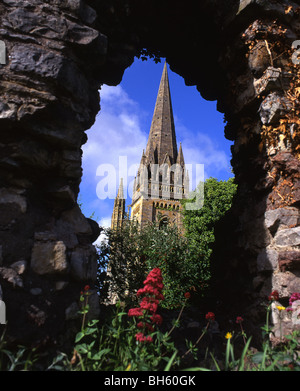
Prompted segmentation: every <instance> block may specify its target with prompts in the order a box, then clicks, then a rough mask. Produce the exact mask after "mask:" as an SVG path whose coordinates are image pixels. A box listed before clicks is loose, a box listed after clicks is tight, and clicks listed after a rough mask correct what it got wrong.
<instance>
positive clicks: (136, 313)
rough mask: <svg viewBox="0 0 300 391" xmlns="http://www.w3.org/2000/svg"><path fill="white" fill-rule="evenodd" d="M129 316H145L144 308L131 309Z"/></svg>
mask: <svg viewBox="0 0 300 391" xmlns="http://www.w3.org/2000/svg"><path fill="white" fill-rule="evenodd" d="M128 316H143V310H142V308H130V310H129V311H128Z"/></svg>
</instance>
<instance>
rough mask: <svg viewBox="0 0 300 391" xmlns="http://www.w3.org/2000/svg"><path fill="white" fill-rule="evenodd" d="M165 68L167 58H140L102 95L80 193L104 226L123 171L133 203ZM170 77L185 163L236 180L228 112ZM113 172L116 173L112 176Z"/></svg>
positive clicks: (207, 174)
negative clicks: (226, 132)
mask: <svg viewBox="0 0 300 391" xmlns="http://www.w3.org/2000/svg"><path fill="white" fill-rule="evenodd" d="M163 65H164V61H163V60H162V62H161V63H158V64H155V63H154V61H152V60H148V61H141V60H138V59H136V60H135V61H134V63H133V64H132V65H131V66H130V67H129V68H128V69H127V70H126V71H125V73H124V76H123V80H122V82H121V84H120V85H118V86H116V87H109V86H102V89H101V91H100V96H101V111H100V112H99V114H98V115H97V118H96V122H95V124H94V125H93V127H92V128H91V129H90V130H88V131H87V136H88V141H87V143H86V144H85V145H83V147H82V149H83V158H82V164H83V177H82V182H81V186H80V194H79V201H80V202H81V203H82V210H83V213H84V214H85V216H87V217H90V216H91V215H92V214H93V218H94V219H95V220H96V221H98V222H99V224H100V225H103V226H110V219H111V214H112V209H113V201H114V200H113V198H114V197H115V195H116V192H117V190H118V185H119V181H120V177H123V176H124V170H125V171H126V172H127V178H128V180H127V185H128V186H127V189H125V190H127V192H126V194H125V197H127V201H126V205H129V204H130V200H131V198H130V197H131V194H132V193H131V192H132V182H133V178H134V175H135V173H136V169H137V165H138V164H139V163H140V159H141V155H142V151H143V149H145V148H146V143H147V139H148V134H149V130H150V126H151V120H152V115H153V111H154V106H155V101H156V96H157V92H158V87H159V82H160V79H161V75H162V70H163ZM168 75H169V83H170V91H171V99H172V105H173V113H174V120H175V130H176V136H177V144H178V147H179V143H180V142H181V143H182V148H183V153H184V158H185V163H186V164H192V165H193V167H195V165H196V164H204V175H205V178H208V177H214V178H217V179H218V180H227V179H228V178H230V177H232V173H231V165H230V159H231V152H230V146H231V145H232V142H231V141H228V140H226V139H225V137H224V125H225V124H224V122H223V114H222V113H219V112H218V111H217V110H216V102H215V101H214V102H209V101H205V100H204V99H203V98H202V97H201V95H200V94H199V92H198V91H197V89H196V87H195V86H192V87H187V86H186V85H185V83H184V80H183V78H182V77H180V76H179V75H177V74H176V73H173V72H172V71H171V70H170V69H169V67H168ZM120 156H122V158H121V161H120ZM120 163H121V167H120ZM125 163H126V164H127V168H126V167H125ZM195 171H196V170H195ZM108 172H110V173H112V172H113V175H111V174H110V175H109V176H108ZM196 182H197V178H196V173H192V184H191V187H192V189H194V188H195V185H196Z"/></svg>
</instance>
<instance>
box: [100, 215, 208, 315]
mask: <svg viewBox="0 0 300 391" xmlns="http://www.w3.org/2000/svg"><path fill="white" fill-rule="evenodd" d="M107 234H108V241H107V242H106V243H102V245H101V247H99V248H98V250H99V259H100V262H102V267H103V266H104V264H105V262H106V263H108V272H107V273H106V274H105V273H101V282H100V286H101V288H102V291H101V293H102V296H103V297H105V296H106V295H107V294H110V293H111V291H109V290H108V292H107V289H108V287H109V286H110V287H111V288H109V289H111V290H113V291H114V292H115V293H116V295H117V297H118V298H119V299H120V300H123V301H124V300H128V299H129V301H130V300H134V294H135V292H136V290H137V289H138V288H139V286H141V284H142V281H143V280H144V279H145V276H146V273H147V272H149V271H150V270H151V269H153V268H155V267H159V268H160V269H161V271H162V275H163V279H164V291H163V295H164V297H165V300H164V302H163V304H162V306H163V307H165V308H169V309H171V308H178V307H180V306H181V304H182V302H183V301H184V294H185V293H186V292H187V291H191V290H192V291H195V290H196V289H198V291H199V292H200V291H201V287H203V286H204V283H205V282H206V281H207V280H208V278H209V275H206V273H207V270H206V269H205V268H203V264H202V263H201V262H199V256H198V249H197V248H196V247H195V246H194V247H193V246H191V245H190V243H189V240H188V239H187V238H186V237H184V236H183V235H182V233H181V232H180V231H179V230H178V228H177V227H173V226H170V225H163V226H159V224H158V223H151V224H148V225H147V226H146V227H144V228H143V229H138V227H137V225H136V223H134V222H129V221H128V222H127V224H125V226H124V228H122V230H119V231H112V230H107ZM103 262H104V263H103ZM196 287H197V288H196ZM105 289H106V291H105ZM129 292H130V293H129Z"/></svg>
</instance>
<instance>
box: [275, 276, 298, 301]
mask: <svg viewBox="0 0 300 391" xmlns="http://www.w3.org/2000/svg"><path fill="white" fill-rule="evenodd" d="M299 286H300V273H299V271H293V273H292V272H289V271H287V272H285V273H282V272H278V273H274V274H273V276H272V287H271V291H273V290H277V291H278V293H279V297H280V298H283V297H286V298H289V297H290V296H291V295H292V293H294V292H299Z"/></svg>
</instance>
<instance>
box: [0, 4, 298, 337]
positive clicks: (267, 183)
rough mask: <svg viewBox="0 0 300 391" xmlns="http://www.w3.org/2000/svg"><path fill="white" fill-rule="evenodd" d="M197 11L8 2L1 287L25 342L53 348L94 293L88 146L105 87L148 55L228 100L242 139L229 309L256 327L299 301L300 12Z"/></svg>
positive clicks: (235, 161) (1, 107) (233, 131)
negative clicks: (262, 316)
mask: <svg viewBox="0 0 300 391" xmlns="http://www.w3.org/2000/svg"><path fill="white" fill-rule="evenodd" d="M188 4H189V5H188V6H187V5H186V4H185V3H182V2H181V1H174V0H173V1H164V2H161V1H158V0H154V1H151V2H149V1H148V2H147V1H144V0H127V1H124V0H109V1H100V0H99V1H92V0H89V1H83V0H64V1H59V0H51V1H49V2H47V3H44V2H42V1H41V0H34V1H30V2H29V1H27V0H21V1H20V0H18V1H16V0H3V1H2V2H1V3H0V15H1V16H0V21H1V30H0V34H1V40H2V41H3V42H4V43H5V46H6V52H7V59H6V60H7V61H6V64H4V65H1V66H0V67H1V68H0V70H1V79H0V86H1V91H2V101H1V103H0V127H1V142H0V173H1V179H0V182H1V183H0V274H1V280H0V283H1V287H2V290H3V299H4V301H5V302H6V306H7V318H8V321H9V323H10V324H11V332H12V334H13V335H15V336H16V337H18V338H19V339H21V340H22V339H24V340H26V341H35V342H39V343H41V342H42V341H44V342H45V341H47V340H49V339H50V340H52V339H54V340H55V339H56V338H57V335H59V333H61V332H63V331H64V327H65V320H66V316H67V317H69V318H70V317H72V316H71V315H70V312H71V308H72V305H73V304H74V303H76V300H77V298H78V292H79V291H80V289H81V287H82V284H83V283H84V282H91V283H92V282H93V280H94V279H95V274H96V272H95V270H96V266H97V265H96V260H95V252H94V248H93V246H92V244H91V243H92V242H93V240H94V239H95V237H97V235H98V234H99V232H97V226H96V225H95V224H94V223H93V222H92V221H90V220H87V219H86V218H85V217H84V216H83V215H82V213H81V211H80V209H79V207H78V205H77V202H76V200H77V195H78V190H79V183H80V179H81V145H82V144H83V143H85V142H86V140H87V136H86V134H85V131H86V130H87V129H89V128H90V127H91V125H92V124H93V122H94V120H95V116H96V114H97V112H98V111H99V108H100V105H99V94H98V90H99V88H100V86H101V84H104V83H105V84H108V85H117V84H118V83H119V82H120V81H121V79H122V75H123V72H124V70H125V69H126V67H128V66H129V65H130V64H131V63H132V62H133V60H134V57H135V56H136V55H143V54H144V49H145V48H146V54H150V55H154V56H160V55H162V56H164V57H166V58H167V61H168V63H169V64H170V67H171V69H172V70H173V71H174V72H176V73H178V74H179V75H181V76H182V77H183V78H184V79H185V82H186V84H187V85H196V86H197V89H198V90H199V92H200V93H201V94H202V96H203V97H204V98H206V99H209V100H217V101H218V109H219V110H220V111H221V112H223V113H224V115H225V119H226V122H227V124H226V127H225V136H226V137H227V138H229V139H231V140H234V146H233V148H232V155H233V158H232V165H233V169H234V173H235V177H236V180H237V183H238V184H239V190H238V195H237V198H236V201H235V204H234V207H233V210H232V214H231V215H230V216H229V217H228V222H227V223H228V224H231V226H230V227H231V230H228V228H227V230H226V232H227V234H225V233H224V231H222V230H220V235H219V238H218V240H219V246H220V245H221V246H222V256H219V257H218V256H217V254H216V265H217V266H216V268H217V271H218V272H219V273H220V272H221V273H220V274H219V275H220V276H222V279H219V287H222V288H223V287H224V286H225V287H226V291H227V292H228V295H227V297H228V303H227V304H230V303H233V302H234V301H235V304H236V305H237V306H240V307H242V308H245V306H247V308H248V307H249V305H250V306H251V307H252V312H250V315H251V317H252V318H253V319H256V318H255V316H258V315H259V314H258V313H259V311H257V308H258V303H260V302H261V301H263V300H264V299H265V297H266V295H267V294H269V292H270V291H271V290H273V289H277V290H278V291H279V292H280V294H281V296H282V297H288V295H289V294H290V293H292V292H293V291H295V290H298V291H299V290H300V289H299V284H300V283H299V281H300V280H299V269H300V266H299V265H300V255H299V250H298V246H299V244H300V241H299V237H300V234H299V200H300V198H299V197H300V192H299V158H298V157H299V151H298V143H299V130H298V127H299V125H298V121H297V116H298V115H299V111H298V110H299V102H298V88H299V81H298V79H299V78H298V73H299V67H297V65H295V64H294V63H293V62H292V60H291V58H292V54H293V53H292V50H291V45H292V42H293V41H295V40H297V38H298V37H299V36H300V32H299V23H298V19H299V7H298V5H297V2H296V1H294V2H292V1H288V0H286V1H276V0H274V1H272V2H269V1H265V0H240V1H238V0H231V1H229V0H226V1H224V2H220V1H217V0H205V1H201V2H198V1H194V2H189V3H188ZM100 95H101V93H100ZM212 131H213V130H212ZM227 227H228V225H227ZM226 235H227V236H226ZM222 243H223V244H222ZM228 244H229V245H228ZM229 281H230V284H229ZM229 287H230V288H229ZM232 288H233V289H232ZM237 295H238V298H239V300H234V299H235V298H236V297H237ZM20 323H22V325H23V326H22V328H20Z"/></svg>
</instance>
